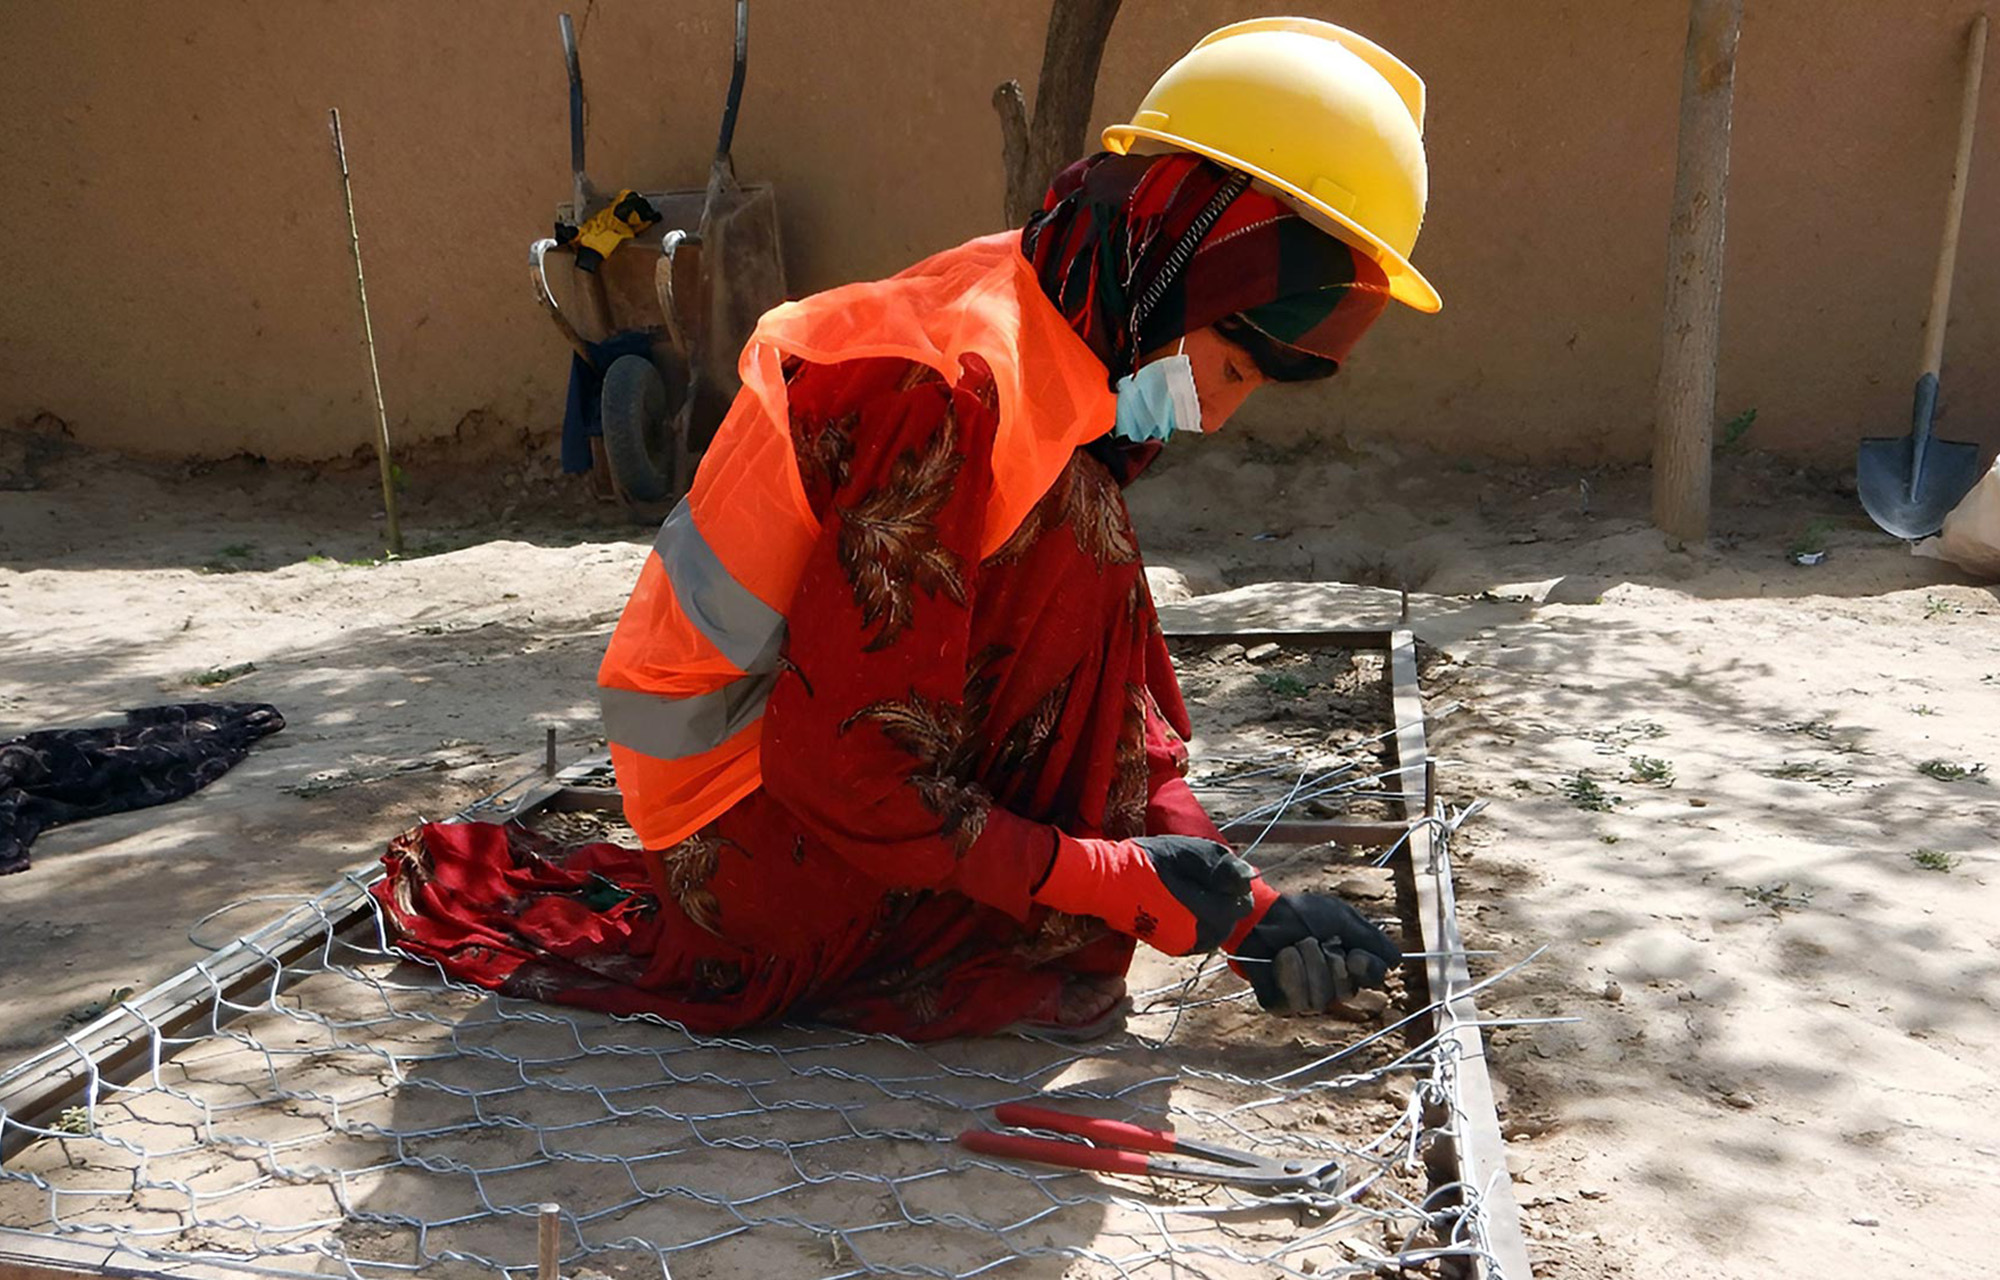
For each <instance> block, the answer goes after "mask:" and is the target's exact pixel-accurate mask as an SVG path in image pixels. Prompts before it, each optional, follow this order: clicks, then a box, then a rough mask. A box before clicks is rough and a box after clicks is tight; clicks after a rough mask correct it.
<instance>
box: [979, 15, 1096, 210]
mask: <svg viewBox="0 0 2000 1280" xmlns="http://www.w3.org/2000/svg"><path fill="white" fill-rule="evenodd" d="M1119 3H1120V0H1053V5H1052V7H1051V8H1050V10H1049V36H1048V41H1047V42H1046V43H1045V44H1044V45H1043V46H1042V73H1041V78H1040V79H1039V80H1038V81H1037V82H1036V86H1035V115H1034V119H1033V121H1032V122H1031V121H1030V120H1029V119H1028V113H1027V104H1026V102H1025V100H1024V99H1023V98H1022V95H1021V85H1020V82H1019V81H1017V80H1009V81H1007V82H1006V83H1005V84H1003V85H1001V86H1000V87H999V88H997V89H995V90H994V91H993V109H994V110H995V111H997V112H999V114H1000V142H1001V152H1000V158H1001V163H1002V164H1003V165H1004V166H1005V167H1006V173H1007V196H1006V200H1007V205H1006V209H1005V214H1006V218H1007V225H1008V226H1010V227H1018V226H1020V225H1022V224H1023V223H1025V222H1026V221H1027V220H1028V219H1029V218H1030V217H1031V216H1032V215H1033V214H1034V213H1035V212H1036V211H1037V210H1039V209H1040V208H1041V207H1042V194H1043V192H1045V191H1047V190H1048V185H1049V180H1050V179H1051V178H1053V177H1055V176H1056V173H1057V172H1058V171H1059V170H1061V169H1062V167H1063V166H1064V165H1066V164H1068V163H1069V162H1070V161H1072V160H1075V159H1078V158H1079V157H1081V156H1083V155H1084V154H1085V153H1086V152H1087V151H1090V150H1093V149H1094V148H1091V147H1090V146H1089V145H1088V139H1087V137H1086V130H1088V129H1089V127H1090V108H1091V105H1092V104H1093V103H1094V102H1095V101H1096V98H1097V69H1098V67H1099V65H1100V64H1101V63H1102V62H1103V61H1104V41H1105V38H1106V37H1107V36H1109V35H1110V34H1111V23H1112V21H1113V20H1114V19H1116V18H1117V17H1118V5H1119Z"/></svg>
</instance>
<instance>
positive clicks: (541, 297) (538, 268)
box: [528, 238, 597, 369]
mask: <svg viewBox="0 0 2000 1280" xmlns="http://www.w3.org/2000/svg"><path fill="white" fill-rule="evenodd" d="M555 247H556V242H555V241H554V240H550V239H547V238H544V239H541V240H537V241H535V242H534V243H533V244H531V245H529V246H528V283H529V284H530V285H531V286H533V288H534V291H535V301H536V302H539V303H541V304H542V307H543V309H544V310H546V311H547V312H548V313H549V319H551V320H553V321H554V322H555V326H556V328H557V329H560V330H561V331H562V336H563V338H564V339H565V340H566V341H568V343H569V345H570V346H571V347H572V348H574V349H575V351H576V353H577V354H578V355H579V356H582V357H583V362H584V363H585V364H587V365H589V366H590V367H591V368H593V369H595V368H597V361H595V360H593V359H591V356H590V344H589V343H587V342H585V341H584V340H583V335H581V334H579V333H578V332H577V331H576V326H574V325H572V324H571V323H570V322H569V317H568V316H566V315H564V314H563V313H562V307H561V306H560V305H559V304H558V303H557V302H556V295H555V291H554V290H552V289H550V288H549V270H548V266H547V261H546V260H547V258H548V254H549V250H551V249H553V248H555Z"/></svg>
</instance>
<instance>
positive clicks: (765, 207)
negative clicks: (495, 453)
mask: <svg viewBox="0 0 2000 1280" xmlns="http://www.w3.org/2000/svg"><path fill="white" fill-rule="evenodd" d="M562 41H563V56H564V59H565V61H566V62H567V63H568V70H569V146H570V170H571V177H572V180H573V183H574V188H573V195H572V200H571V202H570V203H568V204H564V205H558V206H557V208H556V222H557V224H558V225H559V226H570V227H580V226H582V225H584V223H585V222H586V221H587V220H588V218H589V217H590V216H591V215H593V214H595V213H597V212H598V211H599V210H601V209H604V208H606V207H608V206H609V205H611V204H612V202H613V200H614V199H616V198H617V194H618V193H605V192H603V191H600V190H599V189H598V188H597V187H596V186H595V185H594V184H592V182H591V181H590V179H589V177H588V176H587V175H586V173H585V169H584V138H583V73H582V70H581V67H580V66H579V63H578V59H577V48H576V33H575V28H574V26H573V25H572V24H571V22H570V16H569V15H568V14H563V15H562ZM748 47H749V0H737V4H736V57H735V66H734V70H733V71H732V73H731V75H730V78H729V96H728V100H727V102H726V104H725V105H724V108H723V112H722V130H721V135H720V137H719V138H718V139H717V142H716V147H715V160H714V163H712V164H711V165H710V166H709V171H708V185H707V186H706V187H703V188H700V189H694V190H679V191H658V192H642V193H640V194H641V195H642V196H643V198H644V200H645V201H646V203H647V204H649V205H650V206H651V207H652V210H653V211H655V212H656V213H657V214H658V215H659V218H658V221H657V222H654V223H653V224H652V225H650V226H649V227H647V228H646V229H645V230H643V231H641V232H639V233H638V234H637V235H635V236H633V237H632V238H631V239H630V240H628V241H626V242H625V243H624V244H623V245H621V246H620V247H619V248H618V249H617V250H616V251H615V252H611V253H608V254H605V255H604V256H603V257H602V258H601V260H596V261H592V259H594V258H595V256H596V255H594V254H579V253H578V252H577V251H576V245H577V243H578V242H577V241H574V240H572V241H571V242H570V244H568V245H564V244H562V243H560V242H558V241H557V240H556V239H553V238H545V239H539V240H536V241H535V242H534V243H533V244H531V245H530V246H529V247H528V262H529V277H530V282H531V284H532V286H533V288H534V293H535V299H536V301H537V302H539V303H540V304H541V306H542V307H543V309H544V310H546V311H547V312H548V315H549V318H550V319H551V320H553V321H554V322H555V326H556V328H557V329H558V330H559V331H560V332H561V333H562V335H563V338H564V339H565V340H566V341H567V342H568V343H569V344H570V346H571V348H572V349H574V350H575V351H576V353H577V355H578V356H580V357H581V358H582V359H583V361H584V363H585V364H586V365H588V366H589V367H590V368H591V369H592V370H593V371H595V372H596V373H597V374H599V375H600V376H601V378H602V391H601V392H600V395H599V408H600V410H601V421H602V423H603V436H602V440H601V445H599V444H597V442H593V454H594V455H595V457H596V462H597V466H596V468H595V469H596V470H597V471H598V473H599V474H600V477H601V478H602V479H606V480H608V481H609V488H610V490H611V492H612V493H614V494H615V495H616V496H617V497H619V498H620V499H622V500H623V501H625V502H626V503H627V505H630V506H633V507H635V508H638V507H647V506H653V505H655V504H660V503H671V502H673V501H675V500H676V499H678V497H679V496H680V494H681V493H683V492H684V491H685V490H686V489H687V486H688V484H689V482H690V481H691V480H692V479H693V475H694V463H695V460H696V458H697V457H698V456H699V455H700V453H701V451H702V449H704V448H705V447H706V446H707V444H708V442H709V441H710V440H711V439H713V438H714V435H715V430H716V428H717V427H718V426H720V425H721V423H722V418H723V415H725V414H726V413H728V411H729V405H730V402H731V401H732V400H734V399H735V397H736V393H737V391H738V390H739V389H740V388H741V386H742V383H741V380H740V379H739V378H738V377H737V373H736V361H737V356H738V354H739V353H740V352H741V351H742V349H743V344H744V343H745V342H746V341H748V339H749V337H750V333H751V330H752V329H754V328H755V327H756V324H757V319H758V317H760V316H762V315H763V314H764V313H765V312H766V311H768V310H770V309H771V308H772V307H774V306H776V305H778V304H779V303H780V302H782V301H784V297H785V270H784V259H783V255H782V252H781V249H780V245H779V240H778V201H777V195H776V193H775V192H774V191H773V190H772V188H771V187H770V186H769V185H768V184H754V185H750V186H745V185H743V184H742V183H739V182H738V181H737V180H736V166H735V164H734V162H733V161H732V160H731V158H730V143H731V140H732V139H733V138H734V136H735V133H736V116H737V110H738V108H739V106H740V105H741V103H742V100H743V75H744V66H745V62H746V58H747V54H748ZM552 257H554V258H557V259H561V258H563V257H567V258H569V259H570V280H569V284H570V286H571V288H570V290H569V292H570V294H571V297H572V299H573V301H572V309H575V310H581V311H582V312H584V313H585V314H584V317H583V323H582V325H581V326H579V324H578V323H577V322H576V321H574V320H572V318H571V317H570V315H568V314H566V313H565V311H564V308H563V306H562V304H561V303H560V302H558V300H557V297H556V292H555V290H554V289H552V288H551V287H550V279H549V260H550V259H551V258H552ZM559 278H560V277H559ZM586 333H587V334H590V335H592V336H591V337H590V338H589V339H586V337H585V334H586ZM607 347H608V348H610V350H608V351H607ZM634 348H636V349H637V350H634Z"/></svg>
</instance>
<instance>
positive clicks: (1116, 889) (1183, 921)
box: [1031, 835, 1257, 956]
mask: <svg viewBox="0 0 2000 1280" xmlns="http://www.w3.org/2000/svg"><path fill="white" fill-rule="evenodd" d="M1256 875H1257V873H1256V871H1255V870H1254V869H1253V868H1252V867H1251V866H1250V864H1249V863H1247V862H1245V861H1244V860H1243V859H1241V858H1239V857H1237V856H1236V855H1235V854H1234V853H1233V852H1231V851H1230V848H1229V846H1228V845H1226V844H1218V843H1216V842H1215V841H1213V840H1203V839H1200V838H1198V837H1195V836H1141V837H1139V838H1137V839H1134V840H1081V839H1078V838H1076V837H1074V836H1067V835H1059V836H1058V837H1057V838H1056V852H1055V857H1054V858H1053V859H1052V860H1051V861H1050V863H1049V873H1048V875H1047V876H1045V877H1043V879H1042V883H1041V885H1040V886H1039V887H1037V888H1036V889H1035V891H1034V893H1033V894H1032V895H1031V896H1032V897H1033V898H1034V900H1035V901H1036V902H1039V903H1041V904H1042V905H1043V906H1045V907H1054V908H1055V909H1056V910H1058V911H1067V912H1069V913H1070V914H1071V915H1079V916H1096V917H1097V918H1098V919H1100V920H1102V921H1104V922H1105V923H1106V924H1108V925H1110V926H1111V927H1112V928H1114V929H1116V930H1118V931H1119V932H1120V933H1125V934H1130V935H1131V936H1132V937H1135V938H1138V939H1139V940H1140V941H1142V942H1145V943H1146V944H1147V945H1149V946H1152V947H1154V948H1156V949H1158V950H1160V951H1164V952H1166V953H1167V954H1168V955H1170V956H1183V955H1190V954H1192V953H1194V952H1198V951H1210V950H1213V949H1214V948H1216V947H1218V946H1220V945H1222V941H1223V939H1225V938H1227V937H1229V936H1230V934H1231V933H1232V932H1234V931H1235V929H1236V927H1237V926H1238V925H1239V924H1241V923H1242V922H1243V919H1244V917H1245V916H1247V915H1249V914H1250V909H1251V905H1252V900H1251V894H1250V886H1251V883H1252V881H1254V880H1255V879H1256Z"/></svg>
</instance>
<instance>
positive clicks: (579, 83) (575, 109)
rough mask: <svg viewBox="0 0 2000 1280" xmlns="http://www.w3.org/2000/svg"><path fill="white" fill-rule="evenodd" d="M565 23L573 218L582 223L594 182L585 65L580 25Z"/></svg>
mask: <svg viewBox="0 0 2000 1280" xmlns="http://www.w3.org/2000/svg"><path fill="white" fill-rule="evenodd" d="M561 20H562V45H563V62H564V64H565V65H566V66H567V68H568V70H569V172H570V182H571V184H572V186H573V188H574V190H573V192H572V199H574V200H575V202H576V205H575V208H574V209H572V210H571V213H570V216H571V217H573V218H575V219H576V220H577V222H579V223H581V222H582V221H583V216H584V202H585V201H586V200H588V199H589V198H590V179H589V177H588V176H586V175H585V173H584V163H583V65H582V63H581V62H579V61H578V59H577V56H576V24H575V23H573V22H571V21H570V17H569V15H568V14H566V13H565V14H563V15H561Z"/></svg>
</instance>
